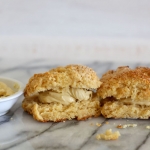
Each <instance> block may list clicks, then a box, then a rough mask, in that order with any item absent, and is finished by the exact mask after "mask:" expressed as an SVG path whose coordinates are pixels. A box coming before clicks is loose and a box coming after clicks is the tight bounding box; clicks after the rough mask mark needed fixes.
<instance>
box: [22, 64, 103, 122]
mask: <svg viewBox="0 0 150 150" xmlns="http://www.w3.org/2000/svg"><path fill="white" fill-rule="evenodd" d="M100 84H101V82H100V81H99V78H98V76H97V75H96V73H95V72H94V71H93V70H92V69H91V68H88V67H86V66H81V65H68V66H66V67H58V68H56V69H52V70H50V71H48V72H45V73H40V74H35V75H34V76H33V77H31V78H30V80H29V82H28V84H27V85H26V88H25V90H24V96H25V99H24V100H23V102H22V107H23V109H24V110H25V111H27V112H29V113H30V114H31V115H33V117H34V118H35V119H36V120H38V121H42V122H47V121H54V122H59V121H64V120H71V119H74V118H76V119H77V120H85V119H87V118H89V117H98V116H99V115H100V103H99V100H98V98H97V97H94V96H93V90H94V89H97V88H98V87H99V86H100Z"/></svg>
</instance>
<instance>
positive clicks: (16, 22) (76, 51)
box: [0, 0, 150, 62]
mask: <svg viewBox="0 0 150 150" xmlns="http://www.w3.org/2000/svg"><path fill="white" fill-rule="evenodd" d="M0 53H1V54H0V57H1V58H12V57H14V58H15V57H16V58H18V57H20V58H26V59H27V58H30V59H33V58H49V59H56V60H60V59H62V60H63V59H75V60H100V61H101V60H102V61H109V60H110V61H142V62H149V56H150V1H149V0H142V1H141V0H74V1H73V0H72V1H71V0H24V1H21V0H1V1H0Z"/></svg>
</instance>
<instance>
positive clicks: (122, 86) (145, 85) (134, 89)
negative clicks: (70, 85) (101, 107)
mask: <svg viewBox="0 0 150 150" xmlns="http://www.w3.org/2000/svg"><path fill="white" fill-rule="evenodd" d="M101 81H102V82H103V83H102V85H101V86H100V88H99V89H98V90H97V94H98V96H99V97H101V98H102V99H105V98H107V97H114V98H116V99H117V100H121V98H131V99H132V100H134V101H142V100H146V101H150V68H146V67H138V68H136V69H134V70H132V69H130V68H129V67H128V66H124V67H118V69H117V70H116V71H113V70H110V71H108V72H107V73H105V74H104V75H103V76H102V78H101Z"/></svg>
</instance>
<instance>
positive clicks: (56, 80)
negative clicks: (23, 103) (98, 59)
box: [24, 65, 101, 97]
mask: <svg viewBox="0 0 150 150" xmlns="http://www.w3.org/2000/svg"><path fill="white" fill-rule="evenodd" d="M100 84H101V82H100V81H99V78H98V76H97V75H96V73H95V72H94V71H93V70H92V69H91V68H89V67H86V66H82V65H68V66H66V67H57V68H56V69H52V70H50V71H48V72H45V73H39V74H35V75H34V76H33V77H31V78H30V80H29V82H28V84H27V85H26V88H25V90H24V96H25V97H29V96H32V95H34V94H36V93H38V92H42V91H47V90H51V89H53V90H56V91H57V90H58V89H59V88H66V87H73V88H85V89H91V88H92V89H97V88H98V87H99V86H100Z"/></svg>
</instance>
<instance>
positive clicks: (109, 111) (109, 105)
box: [101, 100, 150, 119]
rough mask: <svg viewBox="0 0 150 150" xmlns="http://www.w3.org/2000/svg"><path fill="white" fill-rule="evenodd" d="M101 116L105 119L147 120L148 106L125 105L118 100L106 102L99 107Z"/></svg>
mask: <svg viewBox="0 0 150 150" xmlns="http://www.w3.org/2000/svg"><path fill="white" fill-rule="evenodd" d="M101 114H102V115H103V116H104V117H105V118H116V119H117V118H133V119H138V118H139V119H149V118H150V106H146V105H134V104H125V103H122V102H121V101H118V100H114V101H112V100H111V101H109V100H107V101H105V103H104V105H103V106H102V107H101Z"/></svg>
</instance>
